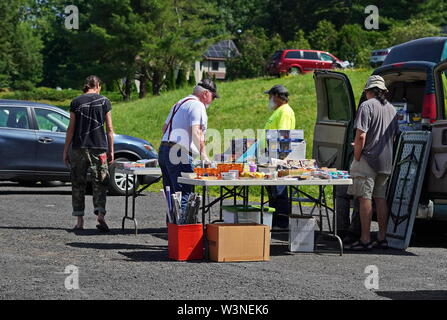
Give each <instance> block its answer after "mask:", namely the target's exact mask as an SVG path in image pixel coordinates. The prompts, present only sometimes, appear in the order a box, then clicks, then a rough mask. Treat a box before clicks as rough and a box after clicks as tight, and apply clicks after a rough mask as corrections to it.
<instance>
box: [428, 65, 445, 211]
mask: <svg viewBox="0 0 447 320" xmlns="http://www.w3.org/2000/svg"><path fill="white" fill-rule="evenodd" d="M433 79H434V83H435V97H436V108H437V110H436V115H437V116H436V119H437V120H436V121H435V122H434V123H432V124H431V129H432V138H433V142H432V148H431V153H430V160H429V163H428V167H427V173H426V192H428V194H429V195H430V198H432V199H447V121H446V119H447V60H444V61H442V62H440V63H438V64H437V65H436V67H435V68H434V70H433ZM446 207H447V206H446Z"/></svg>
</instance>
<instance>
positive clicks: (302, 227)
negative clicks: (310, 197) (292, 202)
mask: <svg viewBox="0 0 447 320" xmlns="http://www.w3.org/2000/svg"><path fill="white" fill-rule="evenodd" d="M289 229H290V232H289V251H290V252H313V251H314V244H315V218H313V217H311V216H310V217H309V216H298V215H292V216H290V217H289Z"/></svg>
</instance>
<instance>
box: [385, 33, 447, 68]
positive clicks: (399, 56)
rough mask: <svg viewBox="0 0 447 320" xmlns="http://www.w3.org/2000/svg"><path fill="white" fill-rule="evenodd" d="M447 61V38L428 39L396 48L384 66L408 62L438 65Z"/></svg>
mask: <svg viewBox="0 0 447 320" xmlns="http://www.w3.org/2000/svg"><path fill="white" fill-rule="evenodd" d="M445 59H447V37H428V38H421V39H416V40H412V41H408V42H405V43H402V44H399V45H397V46H394V47H393V50H391V51H390V53H389V54H388V55H387V56H386V58H385V60H384V62H383V65H388V64H393V63H399V62H406V61H427V62H433V63H438V62H440V61H443V60H445Z"/></svg>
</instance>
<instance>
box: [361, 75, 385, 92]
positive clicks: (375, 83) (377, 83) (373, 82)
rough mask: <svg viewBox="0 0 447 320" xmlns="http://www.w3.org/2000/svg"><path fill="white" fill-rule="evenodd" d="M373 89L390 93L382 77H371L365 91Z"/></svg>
mask: <svg viewBox="0 0 447 320" xmlns="http://www.w3.org/2000/svg"><path fill="white" fill-rule="evenodd" d="M372 88H379V89H381V90H385V91H388V89H387V88H386V86H385V80H384V79H383V78H382V77H381V76H371V77H369V78H368V81H366V85H365V90H369V89H372Z"/></svg>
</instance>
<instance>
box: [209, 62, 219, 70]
mask: <svg viewBox="0 0 447 320" xmlns="http://www.w3.org/2000/svg"><path fill="white" fill-rule="evenodd" d="M211 70H213V71H219V61H213V62H212V64H211Z"/></svg>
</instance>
